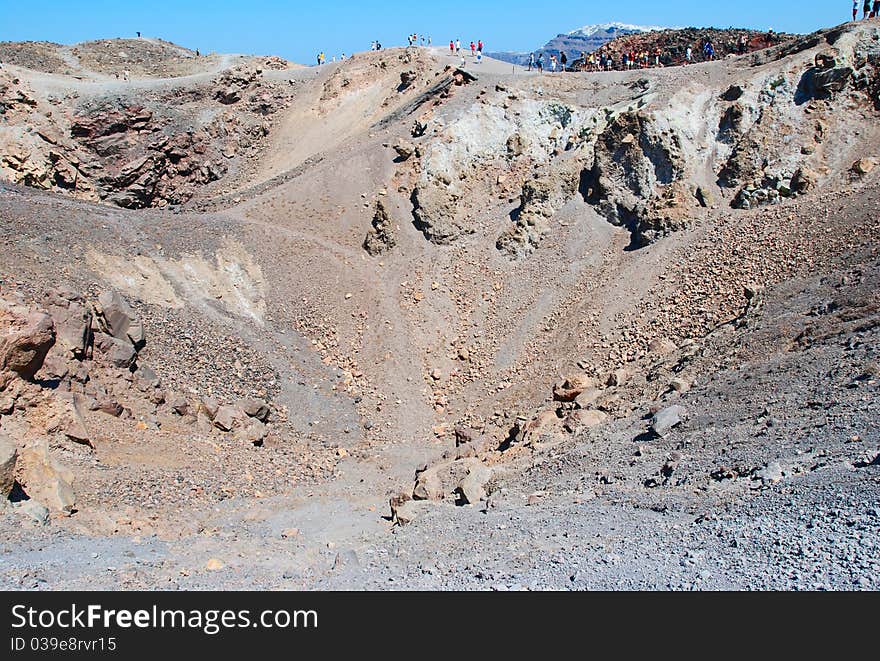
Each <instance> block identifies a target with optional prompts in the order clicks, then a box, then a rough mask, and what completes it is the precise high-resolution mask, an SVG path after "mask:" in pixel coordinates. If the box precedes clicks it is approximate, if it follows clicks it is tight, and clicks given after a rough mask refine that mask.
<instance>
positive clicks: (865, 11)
mask: <svg viewBox="0 0 880 661" xmlns="http://www.w3.org/2000/svg"><path fill="white" fill-rule="evenodd" d="M866 18H871V0H865V4H864V6H863V7H862V20H865V19H866Z"/></svg>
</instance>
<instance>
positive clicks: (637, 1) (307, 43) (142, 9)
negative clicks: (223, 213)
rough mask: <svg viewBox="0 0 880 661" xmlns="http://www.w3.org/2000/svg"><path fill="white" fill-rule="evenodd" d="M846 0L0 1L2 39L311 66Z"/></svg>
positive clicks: (517, 46) (845, 10)
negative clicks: (425, 48)
mask: <svg viewBox="0 0 880 661" xmlns="http://www.w3.org/2000/svg"><path fill="white" fill-rule="evenodd" d="M851 7H852V3H851V1H850V0H773V1H768V0H627V1H626V2H615V1H613V0H600V1H597V0H580V1H578V0H554V1H553V2H552V3H545V2H543V1H542V0H532V1H531V2H524V1H522V0H503V1H500V0H470V1H465V2H450V1H447V2H443V3H439V2H423V1H421V0H410V1H409V2H399V1H397V0H386V1H385V2H374V1H372V0H359V1H349V0H339V1H332V0H327V1H323V2H322V1H320V0H318V1H314V2H279V1H269V0H251V1H250V2H233V1H230V0H211V1H209V2H208V1H198V2H195V1H192V2H186V1H178V2H170V1H166V0H141V1H140V2H125V1H122V2H120V1H119V0H117V1H116V2H107V1H91V2H89V1H82V2H78V1H76V0H69V1H67V2H56V1H55V0H44V1H42V2H39V3H29V2H22V1H18V0H0V8H2V10H0V41H25V40H35V41H37V40H40V41H42V40H45V41H57V42H60V43H75V42H78V41H85V40H89V39H106V38H113V37H133V36H134V34H135V31H136V30H140V31H141V32H142V33H143V34H144V35H145V36H152V37H161V38H163V39H167V40H169V41H174V42H176V43H179V44H181V45H183V46H187V47H189V48H198V49H200V50H201V51H202V52H211V51H216V52H226V53H253V54H260V55H268V54H274V55H281V56H282V57H286V58H288V59H291V60H295V61H298V62H304V63H311V62H312V60H313V59H314V55H315V53H317V52H318V51H319V50H324V51H326V52H327V54H328V59H329V56H331V55H334V54H338V53H341V52H345V53H352V52H357V51H361V50H366V49H368V48H369V45H370V42H371V41H372V40H374V39H378V40H379V41H381V42H382V44H383V45H386V46H393V45H400V44H401V43H405V42H406V35H407V34H408V33H410V32H418V33H419V34H422V33H424V34H430V35H431V37H432V39H433V42H434V43H435V44H439V43H441V42H444V41H445V42H446V43H448V42H449V39H451V38H456V37H460V38H461V39H462V41H469V40H470V39H474V40H476V39H482V40H483V41H484V42H485V43H486V48H487V50H529V49H533V48H537V47H539V46H542V45H543V44H544V43H545V42H546V41H547V40H548V39H550V38H552V37H554V36H556V34H558V33H560V32H567V31H569V30H573V29H575V28H578V27H581V26H583V25H587V24H592V23H605V22H608V21H622V22H624V23H635V24H640V25H678V26H699V27H707V26H714V27H729V26H736V27H751V28H757V29H762V30H766V29H770V28H772V29H774V30H777V31H780V32H782V31H790V32H812V31H813V30H815V29H818V28H820V27H828V26H831V25H836V24H838V23H842V22H844V21H846V20H848V19H849V13H850V10H851Z"/></svg>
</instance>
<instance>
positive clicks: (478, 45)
mask: <svg viewBox="0 0 880 661" xmlns="http://www.w3.org/2000/svg"><path fill="white" fill-rule="evenodd" d="M477 50H478V51H480V52H481V53H482V52H483V40H482V39H478V40H477Z"/></svg>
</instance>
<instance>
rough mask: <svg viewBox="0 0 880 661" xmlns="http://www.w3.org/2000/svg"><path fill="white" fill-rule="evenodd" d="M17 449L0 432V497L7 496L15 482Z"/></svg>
mask: <svg viewBox="0 0 880 661" xmlns="http://www.w3.org/2000/svg"><path fill="white" fill-rule="evenodd" d="M17 460H18V449H17V448H16V447H15V446H14V445H13V444H12V441H10V440H9V439H8V438H6V437H4V436H3V435H2V433H0V498H8V497H9V494H10V493H12V487H13V486H14V484H15V466H16V461H17Z"/></svg>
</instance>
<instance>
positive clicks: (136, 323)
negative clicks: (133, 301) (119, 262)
mask: <svg viewBox="0 0 880 661" xmlns="http://www.w3.org/2000/svg"><path fill="white" fill-rule="evenodd" d="M98 310H99V312H100V314H101V318H102V320H103V322H104V326H105V327H106V329H107V332H108V334H110V335H112V336H113V337H115V338H116V339H117V340H128V341H130V342H131V343H132V345H134V347H135V348H136V349H140V348H141V347H142V346H143V345H144V342H145V337H144V326H143V324H142V323H141V321H140V319H138V317H137V315H136V314H135V312H134V310H132V309H131V307H130V306H129V305H128V303H126V302H125V299H124V298H122V296H120V295H119V294H118V293H117V292H115V291H106V292H103V293H102V294H101V295H100V296H99V297H98Z"/></svg>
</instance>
